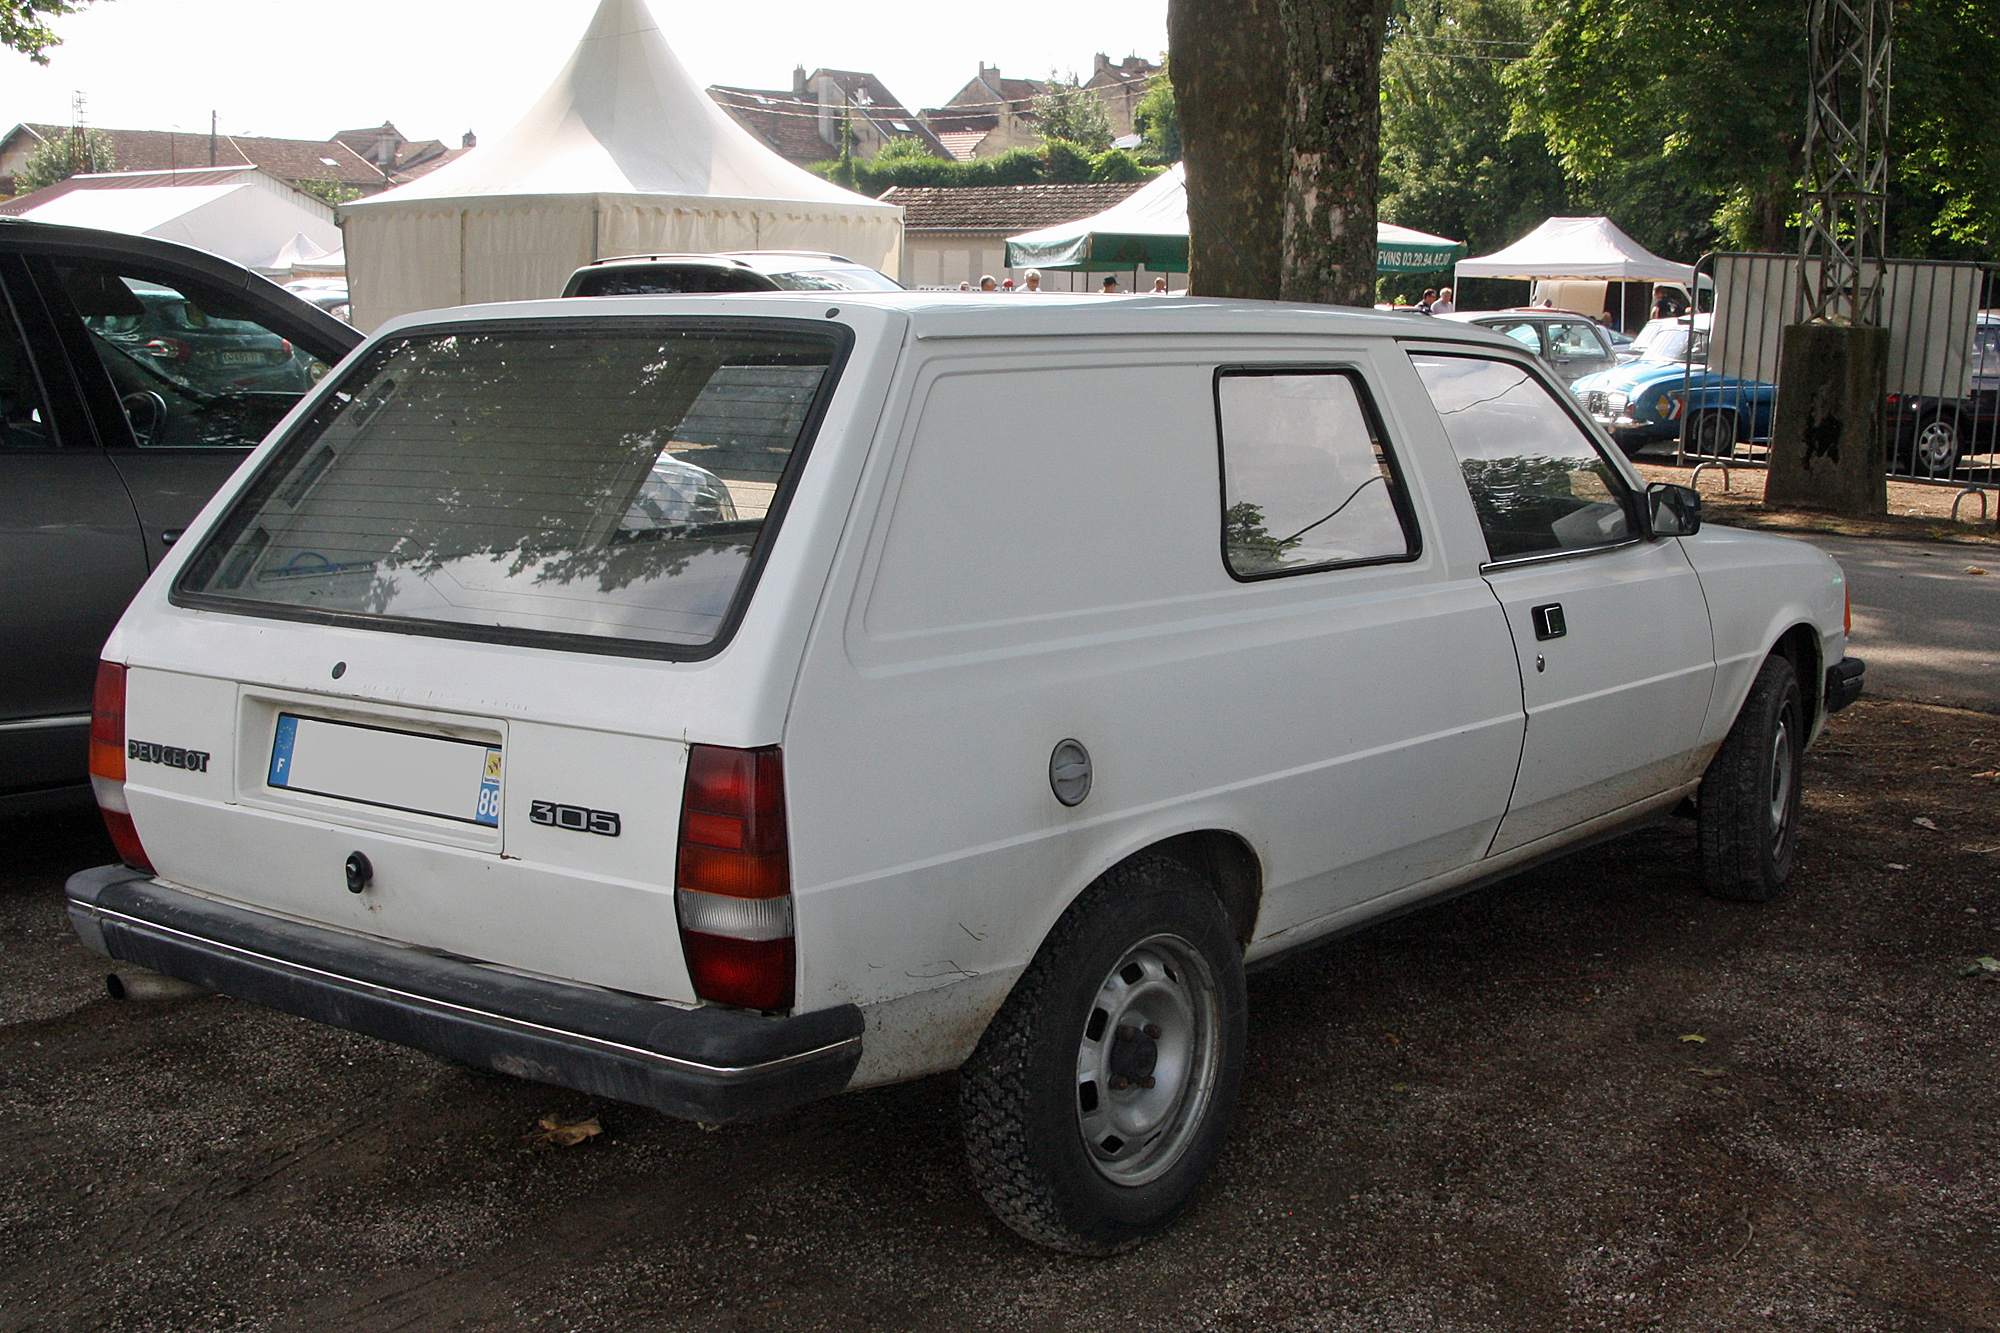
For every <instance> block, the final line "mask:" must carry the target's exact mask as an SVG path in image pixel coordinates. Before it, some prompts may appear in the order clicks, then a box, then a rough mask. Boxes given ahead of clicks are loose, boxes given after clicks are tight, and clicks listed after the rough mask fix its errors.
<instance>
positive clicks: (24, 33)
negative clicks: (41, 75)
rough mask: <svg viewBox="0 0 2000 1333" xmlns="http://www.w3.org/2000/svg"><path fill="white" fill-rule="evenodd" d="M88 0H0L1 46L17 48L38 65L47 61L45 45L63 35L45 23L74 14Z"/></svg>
mask: <svg viewBox="0 0 2000 1333" xmlns="http://www.w3.org/2000/svg"><path fill="white" fill-rule="evenodd" d="M89 3H90V0H0V46H4V47H6V48H7V49H8V50H10V51H19V52H20V53H21V54H22V55H24V56H26V57H27V58H28V59H30V60H32V61H34V62H35V63H36V64H37V65H46V64H48V63H49V57H48V49H49V48H50V47H51V46H60V45H62V38H60V37H58V36H56V34H55V30H54V29H53V28H51V27H49V25H48V20H49V19H52V18H54V17H56V16H57V15H60V14H74V13H76V11H77V10H79V9H82V8H83V7H84V6H85V5H87V4H89Z"/></svg>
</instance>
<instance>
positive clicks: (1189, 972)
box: [959, 857, 1246, 1254]
mask: <svg viewBox="0 0 2000 1333" xmlns="http://www.w3.org/2000/svg"><path fill="white" fill-rule="evenodd" d="M1244 1014H1245V999H1244V989H1243V965H1242V953H1241V949H1240V946H1238V944H1237V943H1236V940H1235V937H1234V936H1233V934H1232V933H1231V931H1230V928H1229V921H1228V918H1227V916H1226V915H1225V914H1224V912H1223V910H1222V905H1221V903H1220V902H1219V901H1218V900H1217V898H1216V896H1215V893H1214V892H1213V891H1212V890H1211V889H1210V888H1209V886H1208V885H1206V884H1204V883H1203V882H1202V881H1201V880H1200V879H1199V878H1198V877H1196V876H1195V875H1194V874H1193V873H1192V872H1190V871H1189V870H1187V869H1186V868H1185V867H1183V866H1182V865H1180V863H1178V862H1176V861H1172V860H1169V859H1167V858H1164V857H1144V858H1140V859H1137V860H1134V861H1131V862H1127V863H1126V864H1124V865H1122V866H1119V867H1117V868H1115V869H1113V870H1111V871H1109V872H1107V873H1106V874H1105V875H1104V877H1103V878H1102V879H1100V880H1099V881H1098V882H1097V883H1096V884H1094V885H1092V886H1091V888H1090V889H1089V890H1088V891H1086V892H1085V893H1084V895H1083V896H1082V897H1081V898H1079V899H1078V900H1077V901H1076V903H1075V904H1074V905H1073V906H1071V908H1070V909H1069V911H1068V912H1066V913H1065V914H1064V915H1063V918H1062V920H1061V921H1059V922H1058V923H1057V924H1056V928H1055V929H1054V930H1053V931H1051V932H1050V934H1049V938H1048V940H1047V941H1046V942H1045V943H1044V944H1043V946H1042V949H1041V951H1040V952H1039V953H1037V954H1036V955H1035V960H1034V961H1033V962H1032V963H1031V964H1029V966H1028V969H1027V971H1026V972H1024V973H1023V974H1022V976H1021V979H1020V981H1019V982H1018V983H1016V985H1015V987H1014V991H1013V994H1011V995H1010V996H1009V997H1008V999H1007V1003H1006V1004H1005V1005H1004V1006H1003V1007H1002V1008H1001V1010H1000V1012H999V1014H998V1015H996V1016H995V1018H994V1020H993V1022H992V1024H991V1025H990V1026H989V1027H988V1028H987V1030H986V1034H985V1036H984V1037H982V1038H981V1040H980V1043H979V1048H978V1050H977V1051H975V1052H974V1053H973V1056H972V1059H971V1060H969V1061H968V1062H967V1063H966V1065H965V1068H964V1069H963V1070H962V1071H961V1073H960V1081H959V1088H960V1094H959V1095H960V1111H961V1115H962V1118H963V1121H964V1128H965V1144H966V1156H967V1160H968V1161H969V1163H970V1165H971V1167H972V1174H973V1177H974V1179H975V1181H976V1182H977V1183H978V1186H979V1190H980V1193H981V1194H982V1195H983V1196H984V1197H985V1199H986V1203H987V1205H988V1206H989V1207H990V1208H992V1210H993V1212H994V1214H995V1215H996V1216H998V1217H999V1218H1000V1220H1001V1221H1003V1222H1005V1223H1006V1224H1007V1225H1008V1226H1010V1227H1012V1228H1013V1229H1014V1230H1015V1231H1017V1232H1019V1233H1020V1234H1021V1235H1023V1236H1025V1237H1027V1238H1028V1239H1029V1240H1032V1241H1036V1242H1038V1243H1040V1244H1043V1245H1048V1246H1051V1247H1053V1248H1055V1249H1059V1250H1067V1251H1070V1252H1071V1253H1075V1254H1112V1253H1115V1252H1117V1251H1119V1250H1123V1249H1127V1248H1129V1247H1130V1246H1132V1245H1135V1244H1137V1243H1138V1242H1139V1241H1140V1240H1142V1239H1144V1238H1145V1236H1146V1235H1147V1234H1148V1233H1149V1232H1151V1231H1153V1230H1155V1229H1157V1228H1158V1227H1160V1226H1161V1225H1163V1224H1164V1223H1166V1222H1167V1221H1168V1220H1169V1219H1171V1218H1172V1217H1173V1216H1174V1215H1175V1214H1176V1213H1178V1212H1179V1211H1180V1210H1181V1209H1182V1208H1184V1207H1185V1206H1186V1205H1187V1203H1188V1201H1189V1200H1190V1199H1191V1198H1192V1197H1193V1195H1194V1192H1195V1190H1196V1188H1197V1187H1198V1186H1199V1185H1200V1183H1201V1180H1202V1177H1203V1176H1204V1175H1205V1174H1206V1173H1207V1171H1208V1168H1209V1166H1210V1164H1211V1163H1212V1162H1213V1161H1214V1160H1215V1155H1216V1153H1217V1151H1218V1150H1219V1149H1220V1147H1221V1144H1222V1137H1223V1133H1224V1131H1225V1129H1226V1128H1227V1126H1228V1121H1229V1114H1230V1111H1231V1109H1232V1108H1233V1106H1234V1104H1235V1101H1236V1089H1237V1084H1238V1083H1239V1082H1240V1081H1241V1078H1242V1072H1243V1047H1244V1042H1245V1029H1246V1024H1245V1017H1244Z"/></svg>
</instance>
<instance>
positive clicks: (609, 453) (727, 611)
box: [175, 320, 845, 656]
mask: <svg viewBox="0 0 2000 1333" xmlns="http://www.w3.org/2000/svg"><path fill="white" fill-rule="evenodd" d="M844 348H845V335H844V333H836V332H835V331H833V330H831V329H829V328H828V327H827V326H811V327H810V329H809V330H808V329H806V328H801V327H798V326H795V325H793V326H786V325H784V324H783V322H780V321H756V322H755V323H754V326H752V325H750V324H748V323H738V324H736V325H734V326H731V327H719V326H716V325H712V324H711V325H708V326H690V325H689V324H687V323H686V322H679V323H676V322H671V321H664V322H663V321H650V322H646V323H644V324H642V325H635V324H634V323H633V322H631V321H595V320H593V321H589V322H588V323H587V324H585V323H582V322H572V321H563V322H562V325H561V326H554V325H551V324H548V323H543V324H539V325H535V326H531V327H530V326H519V325H516V326H509V327H498V328H496V327H479V326H471V327H460V328H453V329H448V330H430V331H421V332H414V333H411V334H408V335H405V336H402V337H398V338H392V339H389V340H387V341H385V342H383V343H381V344H379V345H378V346H376V347H375V348H374V349H372V350H371V351H370V352H368V353H367V354H365V355H364V357H363V358H362V359H361V360H360V361H359V362H358V363H357V364H355V365H354V366H353V367H352V368H350V369H349V370H348V371H347V372H345V373H344V374H343V375H342V377H341V380H340V382H339V384H338V385H337V386H336V387H335V389H334V390H333V392H332V393H331V394H330V395H329V396H328V397H327V398H326V399H324V400H323V401H322V402H321V403H320V404H319V406H318V409H317V410H316V411H315V412H314V413H313V414H312V415H311V416H310V417H309V418H308V419H307V420H306V422H305V423H303V425H302V426H301V427H300V428H299V429H298V430H297V431H295V433H294V434H293V435H292V436H291V438H289V439H288V440H287V441H286V442H285V443H284V444H283V445H282V446H281V447H280V448H279V450H278V451H277V452H276V453H274V454H273V455H272V456H271V457H270V459H269V460H268V461H267V462H266V463H265V465H264V466H263V467H262V469H260V471H259V473H258V475H257V477H256V479H255V480H254V481H253V482H252V483H251V485H250V487H249V489H248V490H247V491H246V492H245V493H244V495H243V497H242V498H241V499H240V500H239V501H238V502H237V504H236V505H235V506H234V507H233V508H232V509H231V511H230V512H229V514H228V516H227V517H226V518H225V519H224V520H223V522H222V523H221V524H220V525H219V526H218V527H217V528H216V529H215V531H214V532H213V533H212V534H210V536H209V537H208V539H207V540H206V542H205V543H204V544H203V546H202V547H201V549H200V550H199V552H197V554H196V555H195V557H194V559H192V560H191V561H190V562H189V563H188V566H187V568H186V570H185V571H184V572H183V573H182V575H181V577H180V580H179V582H178V583H177V584H176V587H175V592H176V597H177V599H178V600H182V601H184V602H189V603H191V604H197V605H199V604H219V605H227V606H229V607H231V608H233V609H252V608H254V609H257V610H261V611H263V612H264V613H266V614H274V615H280V616H295V617H306V618H312V619H333V620H335V621H342V622H356V623H365V624H368V625H371V626H375V627H380V628H387V629H397V630H403V631H406V632H420V633H438V634H446V635H451V636H454V637H477V638H494V639H499V640H502V641H534V640H548V639H551V638H553V639H556V640H560V641H563V642H565V643H567V644H571V645H574V646H578V647H587V648H594V649H597V650H601V651H614V652H639V653H645V654H648V655H658V656H699V655H702V654H703V653H704V652H705V651H712V650H713V649H714V648H715V647H716V646H718V645H719V643H720V642H721V640H722V639H723V637H725V636H726V634H727V630H728V627H729V626H730V625H732V624H733V623H734V621H735V619H736V618H737V617H738V616H740V614H741V609H742V606H743V604H744V601H745V599H746V598H747V596H748V593H749V587H750V583H751V582H752V580H753V577H754V571H755V569H756V567H757V565H758V563H759V562H760V560H761V557H762V552H763V551H764V550H765V549H767V548H768V545H769V542H770V539H771V537H772V535H773V532H774V530H775V527H776V522H777V519H778V517H779V516H780V513H781V511H782V507H783V497H784V496H785V495H786V494H787V493H788V491H789V483H790V479H791V477H792V476H793V475H794V474H795V473H796V470H797V467H798V465H799V462H800V459H801V457H802V455H803V452H804V448H805V445H806V443H807V441H808V440H809V438H810V435H811V431H812V427H813V425H814V423H815V422H816V421H817V418H818V414H819V412H820V410H821V408H822V406H823V404H824V402H825V398H826V395H827V393H828V392H829V390H830V388H831V384H832V380H833V378H834V376H835V374H836V369H837V366H838V363H839V360H840V358H841V355H842V353H843V352H844Z"/></svg>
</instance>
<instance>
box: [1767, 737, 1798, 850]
mask: <svg viewBox="0 0 2000 1333" xmlns="http://www.w3.org/2000/svg"><path fill="white" fill-rule="evenodd" d="M1794 760H1795V755H1794V752H1793V746H1792V724H1791V719H1790V718H1787V717H1783V716H1780V717H1779V718H1778V734H1777V735H1776V736H1775V737H1773V738H1772V741H1771V845H1772V846H1773V847H1781V846H1783V845H1784V841H1785V834H1786V831H1787V829H1788V828H1789V826H1790V824H1791V818H1792V786H1793V784H1794V782H1795V781H1796V780H1797V776H1798V765H1797V764H1796V763H1795V762H1794Z"/></svg>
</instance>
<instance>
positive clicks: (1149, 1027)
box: [1142, 1023, 1160, 1041]
mask: <svg viewBox="0 0 2000 1333" xmlns="http://www.w3.org/2000/svg"><path fill="white" fill-rule="evenodd" d="M1142 1030H1143V1031H1144V1032H1145V1034H1146V1035H1147V1036H1149V1037H1151V1038H1152V1039H1153V1040H1154V1041H1158V1040H1159V1039H1160V1025H1159V1024H1158V1023H1148V1024H1146V1026H1145V1028H1144V1029H1142Z"/></svg>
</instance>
